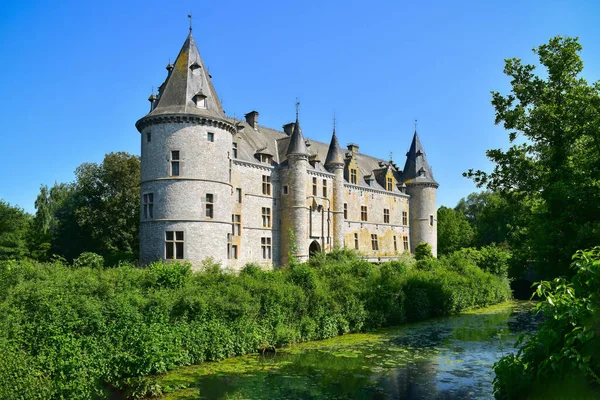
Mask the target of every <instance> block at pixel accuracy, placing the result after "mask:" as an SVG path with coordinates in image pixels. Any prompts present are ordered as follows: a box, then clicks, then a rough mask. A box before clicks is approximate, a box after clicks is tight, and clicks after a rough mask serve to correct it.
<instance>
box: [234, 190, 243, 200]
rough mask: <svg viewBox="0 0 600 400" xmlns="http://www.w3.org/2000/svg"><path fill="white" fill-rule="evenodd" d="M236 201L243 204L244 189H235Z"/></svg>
mask: <svg viewBox="0 0 600 400" xmlns="http://www.w3.org/2000/svg"><path fill="white" fill-rule="evenodd" d="M235 201H236V202H237V203H241V202H242V189H241V188H236V189H235Z"/></svg>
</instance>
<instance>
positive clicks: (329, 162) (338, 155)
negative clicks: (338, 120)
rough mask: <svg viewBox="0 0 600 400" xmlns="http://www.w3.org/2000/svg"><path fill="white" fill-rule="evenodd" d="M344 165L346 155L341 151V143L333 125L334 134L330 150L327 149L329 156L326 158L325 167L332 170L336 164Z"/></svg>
mask: <svg viewBox="0 0 600 400" xmlns="http://www.w3.org/2000/svg"><path fill="white" fill-rule="evenodd" d="M337 165H342V166H343V165H344V157H342V152H341V151H340V144H339V142H338V139H337V136H336V134H335V126H334V127H333V135H332V136H331V143H329V150H328V151H327V158H326V159H325V168H327V169H328V170H331V169H332V168H333V167H334V166H337Z"/></svg>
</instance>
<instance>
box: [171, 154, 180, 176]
mask: <svg viewBox="0 0 600 400" xmlns="http://www.w3.org/2000/svg"><path fill="white" fill-rule="evenodd" d="M171 176H179V150H173V151H171Z"/></svg>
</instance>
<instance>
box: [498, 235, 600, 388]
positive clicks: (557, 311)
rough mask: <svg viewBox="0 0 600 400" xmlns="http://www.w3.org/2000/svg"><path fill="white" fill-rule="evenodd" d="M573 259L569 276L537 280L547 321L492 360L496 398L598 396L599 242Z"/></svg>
mask: <svg viewBox="0 0 600 400" xmlns="http://www.w3.org/2000/svg"><path fill="white" fill-rule="evenodd" d="M573 259H574V262H573V263H572V265H571V267H572V268H573V269H574V270H575V271H576V274H575V276H574V277H573V279H572V280H571V282H568V281H567V280H566V279H564V278H556V279H554V280H553V281H551V282H547V281H543V282H540V283H539V284H538V286H537V290H536V294H537V296H539V297H540V298H541V299H542V300H543V301H541V302H540V303H538V306H537V308H538V312H541V313H542V314H543V316H544V317H545V319H544V322H543V323H542V324H541V325H540V326H539V327H538V331H537V333H536V334H534V335H533V336H531V337H530V338H529V339H528V340H527V341H526V342H524V343H522V345H521V348H520V349H519V352H518V353H517V354H516V355H514V354H511V355H508V356H506V357H503V358H502V359H500V361H498V362H497V363H496V364H495V365H494V370H495V372H496V378H495V379H494V394H495V395H496V397H497V398H500V399H527V398H531V397H532V395H533V394H535V395H536V396H537V397H536V398H573V399H575V398H581V399H583V398H585V399H587V398H600V319H599V314H598V310H599V309H600V247H595V248H594V249H593V250H591V251H585V252H584V251H578V252H577V253H576V254H575V255H574V256H573Z"/></svg>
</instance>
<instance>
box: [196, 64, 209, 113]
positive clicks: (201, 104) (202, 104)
mask: <svg viewBox="0 0 600 400" xmlns="http://www.w3.org/2000/svg"><path fill="white" fill-rule="evenodd" d="M193 71H195V70H193ZM193 100H194V103H196V107H198V108H206V96H203V95H196V96H194V99H193Z"/></svg>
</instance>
